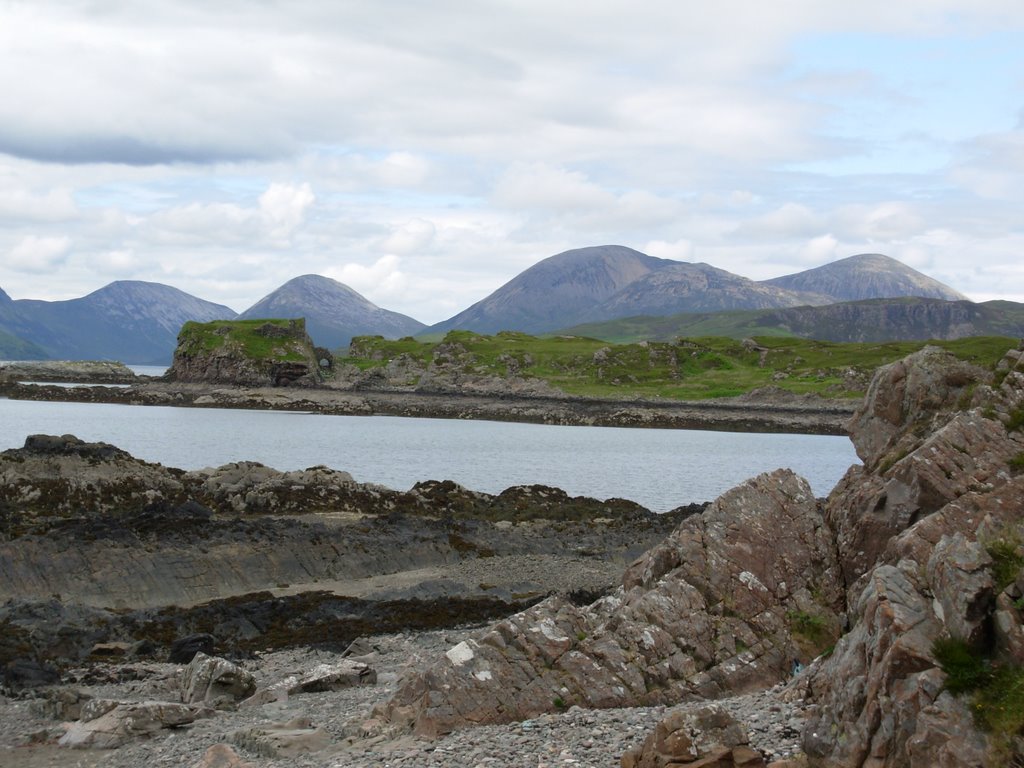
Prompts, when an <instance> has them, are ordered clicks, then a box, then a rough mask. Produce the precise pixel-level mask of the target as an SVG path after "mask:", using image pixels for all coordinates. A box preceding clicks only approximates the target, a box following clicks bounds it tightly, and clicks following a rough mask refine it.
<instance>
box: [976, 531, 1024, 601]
mask: <svg viewBox="0 0 1024 768" xmlns="http://www.w3.org/2000/svg"><path fill="white" fill-rule="evenodd" d="M1020 549H1021V542H1020V538H1019V537H1018V536H1017V535H1015V534H1014V535H1010V536H1006V537H1002V538H998V539H994V540H992V541H990V542H988V544H986V545H985V551H986V552H988V555H989V557H991V558H992V580H993V581H994V582H995V587H996V592H1002V591H1003V590H1004V589H1006V588H1007V587H1008V586H1010V584H1012V583H1013V582H1014V581H1015V580H1016V579H1017V575H1018V574H1019V573H1020V572H1021V569H1024V555H1021V553H1020Z"/></svg>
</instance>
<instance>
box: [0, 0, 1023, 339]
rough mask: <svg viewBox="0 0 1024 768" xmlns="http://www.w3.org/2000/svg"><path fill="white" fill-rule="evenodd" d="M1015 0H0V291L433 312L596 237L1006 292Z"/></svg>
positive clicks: (766, 264)
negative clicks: (144, 293) (324, 292)
mask: <svg viewBox="0 0 1024 768" xmlns="http://www.w3.org/2000/svg"><path fill="white" fill-rule="evenodd" d="M1022 32H1024V3H1021V2H1020V0H859V1H858V2H856V3H851V2H848V1H844V2H839V1H838V0H836V1H833V0H779V2H775V3H765V2H762V1H760V0H757V1H755V0H718V2H715V3H704V2H701V3H697V2H691V0H665V1H662V0H631V1H630V2H626V1H625V0H586V1H585V2H584V1H582V0H580V1H579V2H576V1H570V0H461V2H456V1H455V0H431V2H429V3H427V2H421V1H420V0H287V1H286V0H262V1H261V2H257V1H256V0H219V1H218V2H216V3H211V2H208V1H207V0H130V1H128V0H125V1H124V2H117V1H116V0H52V1H47V0H33V1H32V2H20V1H19V0H0V94H2V97H0V288H3V289H4V290H5V291H6V292H7V293H8V294H10V295H11V296H12V297H13V298H16V299H21V298H38V299H65V298H72V297H75V296H81V295H84V294H86V293H88V292H90V291H93V290H95V289H97V288H99V287H101V286H103V285H105V284H106V283H108V282H110V281H112V280H118V279H137V280H151V281H156V282H162V283H167V284H170V285H174V286H176V287H178V288H181V289H183V290H185V291H188V292H189V293H193V294H195V295H197V296H200V297H202V298H205V299H209V300H212V301H217V302H220V303H224V304H227V305H229V306H231V307H232V308H234V309H236V310H239V311H240V310H243V309H245V308H247V307H248V306H249V305H251V304H253V303H255V302H256V301H257V300H258V299H260V298H261V297H262V296H264V295H265V294H267V293H269V292H270V291H271V290H273V289H274V288H276V287H277V286H279V285H280V284H281V283H283V282H284V281H286V280H288V279H289V278H291V277H295V276H297V275H300V274H306V273H319V274H322V275H327V276H329V277H333V278H335V279H338V280H340V281H342V282H344V283H346V284H348V285H350V286H352V287H353V288H355V289H356V290H358V291H360V292H361V293H363V294H364V295H366V296H367V297H368V298H370V299H371V300H372V301H374V302H376V303H377V304H380V305H381V306H384V307H387V308H389V309H394V310H397V311H401V312H405V313H407V314H410V315H412V316H414V317H416V318H417V319H419V320H422V321H424V322H428V323H429V322H436V321H439V320H442V319H444V318H446V317H448V316H450V315H452V314H454V313H455V312H457V311H459V310H461V309H463V308H464V307H466V306H467V305H469V304H470V303H472V302H474V301H476V300H478V299H480V298H483V297H484V296H485V295H486V294H488V293H490V292H491V291H492V290H494V289H495V288H497V287H498V286H499V285H501V284H502V283H504V282H505V281H507V280H508V279H510V278H511V277H513V276H514V275H516V274H517V273H519V272H521V271H522V270H523V269H525V268H527V267H529V266H530V265H531V264H534V263H536V262H537V261H539V260H540V259H542V258H545V257H547V256H550V255H552V254H555V253H558V252H560V251H563V250H566V249H569V248H575V247H580V246H585V245H599V244H604V243H618V244H622V245H628V246H631V247H633V248H637V249H638V250H641V251H644V252H646V253H649V254H651V255H655V256H663V257H668V258H676V259H680V260H684V261H704V262H708V263H710V264H714V265H715V266H718V267H722V268H724V269H728V270H730V271H732V272H736V273H738V274H742V275H745V276H747V277H751V278H754V279H764V278H768V277H774V276H777V275H781V274H787V273H790V272H795V271H799V270H802V269H806V268H809V267H813V266H817V265H820V264H823V263H826V262H828V261H832V260H835V259H837V258H843V257H845V256H849V255H852V254H855V253H861V252H865V251H876V252H882V253H886V254H889V255H890V256H894V257H896V258H898V259H900V260H902V261H904V262H905V263H907V264H909V265H911V266H913V267H915V268H917V269H919V270H921V271H923V272H925V273H927V274H929V275H932V276H933V277H936V278H938V279H940V280H943V281H944V282H947V283H949V284H950V285H952V286H953V287H955V288H957V289H959V290H961V291H963V292H964V293H966V294H968V295H969V296H970V297H971V298H973V299H976V300H986V299H991V298H1007V299H1012V300H1015V301H1024V258H1022V255H1024V45H1022V44H1021V40H1022V39H1024V38H1022Z"/></svg>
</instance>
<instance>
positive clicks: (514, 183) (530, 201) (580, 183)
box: [494, 163, 615, 214]
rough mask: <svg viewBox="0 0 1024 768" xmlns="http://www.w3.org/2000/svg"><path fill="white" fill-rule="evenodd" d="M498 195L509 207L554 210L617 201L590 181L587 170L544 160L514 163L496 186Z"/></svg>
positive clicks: (503, 204) (585, 207)
mask: <svg viewBox="0 0 1024 768" xmlns="http://www.w3.org/2000/svg"><path fill="white" fill-rule="evenodd" d="M494 199H495V201H496V202H497V203H498V204H499V205H501V206H505V207H508V208H514V209H526V210H540V211H544V212H546V213H547V212H550V213H552V214H558V213H560V212H564V211H570V210H592V209H595V208H605V207H607V206H610V205H612V204H613V203H614V202H615V198H614V196H613V195H612V194H611V193H609V192H608V191H606V190H604V189H602V188H601V187H600V186H598V185H597V184H594V183H593V182H591V181H589V180H588V179H587V177H586V176H585V175H584V174H582V173H580V172H578V171H567V170H565V169H564V168H552V167H549V166H547V165H545V164H543V163H532V164H517V165H513V166H512V167H510V168H509V169H508V170H507V171H506V172H505V173H504V175H503V176H502V177H501V179H499V181H498V183H497V185H496V186H495V189H494Z"/></svg>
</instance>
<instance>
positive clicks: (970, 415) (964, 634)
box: [375, 345, 1024, 768]
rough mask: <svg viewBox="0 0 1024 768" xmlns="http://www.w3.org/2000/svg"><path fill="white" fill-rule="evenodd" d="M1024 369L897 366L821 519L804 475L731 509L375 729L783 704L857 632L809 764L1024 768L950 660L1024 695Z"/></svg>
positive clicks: (938, 356)
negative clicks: (777, 686) (787, 690)
mask: <svg viewBox="0 0 1024 768" xmlns="http://www.w3.org/2000/svg"><path fill="white" fill-rule="evenodd" d="M1022 350H1024V345H1022V347H1021V349H1018V350H1011V351H1010V352H1008V353H1007V355H1006V357H1005V358H1004V359H1003V360H1002V362H1001V363H1000V364H999V367H998V368H997V370H996V371H995V372H992V371H985V370H982V369H979V368H975V367H971V366H968V365H965V364H963V363H960V362H958V361H957V360H956V359H955V358H953V357H951V356H949V355H947V354H946V353H944V352H942V351H941V350H938V349H935V348H925V349H924V350H922V351H920V352H918V353H915V354H914V355H911V356H909V357H908V358H906V359H905V360H903V361H900V362H898V363H895V364H892V365H890V366H886V367H885V368H883V369H881V370H880V371H879V372H878V374H877V375H876V378H875V380H874V382H873V384H872V386H871V389H870V392H869V395H868V397H867V398H866V400H865V402H864V404H863V405H862V407H861V408H860V409H859V410H858V412H857V414H856V415H855V417H854V418H853V420H852V422H851V425H850V429H851V433H852V436H853V440H854V443H855V445H856V447H857V450H858V453H859V455H860V457H861V458H862V460H863V461H864V465H863V467H853V468H851V470H850V471H849V473H848V474H847V476H846V478H844V480H843V481H842V482H841V483H840V484H839V485H838V486H837V487H836V489H835V490H834V491H833V492H832V494H831V495H830V497H829V498H828V500H827V503H826V504H825V508H824V510H820V509H819V508H818V506H817V505H816V504H815V503H814V500H813V499H811V498H810V494H809V492H808V491H807V490H806V486H805V484H804V483H803V481H802V480H800V479H799V478H797V477H795V476H793V475H792V474H790V473H786V472H776V473H772V474H770V475H763V476H761V477H759V478H757V479H755V480H754V481H751V482H749V483H747V484H745V485H744V486H740V487H738V488H736V489H733V490H732V491H729V492H728V493H726V494H724V495H723V496H722V497H720V498H719V499H718V500H716V501H715V502H714V503H713V504H712V505H711V506H709V507H708V509H707V510H705V512H704V513H702V514H701V515H700V516H695V517H692V518H689V519H687V520H685V521H683V522H682V523H680V525H679V527H678V528H677V529H676V530H675V531H674V532H673V533H672V534H671V535H670V536H669V538H668V539H667V540H666V541H665V542H663V543H661V544H659V545H658V546H656V547H654V548H653V549H652V550H650V551H649V552H648V553H647V554H645V555H644V556H643V557H642V558H641V559H640V560H638V561H637V562H636V563H635V564H634V565H632V566H631V567H630V568H629V569H628V570H627V572H626V575H625V577H624V580H623V585H622V588H621V589H620V590H618V591H617V592H615V593H613V594H612V595H609V596H607V597H605V598H602V599H601V600H598V601H597V602H595V603H593V604H591V605H589V606H583V607H577V606H571V605H567V604H565V603H564V602H562V601H559V600H557V599H551V600H548V601H545V602H543V603H541V604H539V605H537V606H534V607H533V608H530V609H529V610H527V611H525V612H523V613H520V614H516V615H515V616H513V617H511V618H509V619H506V620H503V621H501V622H499V623H497V624H495V625H493V627H491V628H490V629H489V630H487V631H485V632H482V633H480V634H478V635H477V636H475V637H474V638H472V639H470V640H467V641H465V642H463V643H462V644H461V645H459V646H456V647H455V648H452V649H450V650H449V651H448V653H447V654H446V655H445V656H444V657H442V658H440V659H438V660H437V662H436V663H435V664H433V665H432V666H431V667H430V668H429V669H427V670H423V671H419V672H416V673H414V674H412V675H411V676H410V677H408V678H407V679H406V680H405V681H404V683H403V685H402V686H400V688H399V689H398V691H397V693H396V694H395V696H394V697H393V699H392V700H391V701H390V702H388V703H387V704H386V705H385V706H381V707H379V708H378V709H377V710H376V713H375V714H376V716H377V718H378V719H379V721H380V727H382V728H387V727H388V724H390V727H397V728H399V729H405V728H410V729H412V730H413V731H415V732H417V733H420V734H422V735H427V736H436V735H437V734H439V733H444V732H446V731H448V730H451V729H453V728H459V727H463V726H467V725H473V724H478V723H490V722H502V721H510V720H516V719H523V718H527V717H532V716H535V715H537V714H538V713H540V712H544V711H554V710H557V709H559V708H561V707H564V706H570V705H573V704H580V705H582V706H588V707H609V706H622V705H624V704H642V703H650V702H661V703H673V702H680V701H685V700H688V699H693V698H715V697H719V696H722V695H725V694H728V693H733V692H736V691H742V690H749V689H753V688H757V687H765V686H768V685H770V684H772V683H775V682H777V681H780V680H783V679H786V678H788V677H789V676H790V674H791V673H792V672H793V671H795V670H798V669H799V668H800V666H801V665H802V663H803V662H806V661H809V660H810V657H811V656H813V655H815V654H816V653H817V652H820V651H822V650H824V649H825V648H826V646H831V645H832V643H833V642H834V641H835V638H836V636H837V635H838V634H839V630H840V629H841V628H842V626H843V624H844V623H845V624H846V629H847V631H846V633H845V634H844V635H842V637H841V638H839V640H838V642H836V643H835V647H834V650H833V651H832V652H831V654H827V655H826V656H824V657H821V658H819V659H817V660H815V661H814V663H813V664H811V666H810V667H809V669H808V670H807V671H805V672H804V673H803V674H802V676H801V677H800V678H798V681H797V682H798V683H799V686H800V687H801V690H802V695H805V696H806V697H808V700H809V701H811V702H813V704H814V709H813V715H812V717H811V719H810V720H809V721H808V723H807V725H806V727H805V729H804V732H803V745H804V749H805V751H806V753H807V756H808V758H809V760H810V763H811V765H814V766H843V767H846V766H849V767H851V768H852V767H853V766H858V767H860V766H871V767H872V768H882V767H883V766H920V767H921V768H924V767H925V766H933V765H943V766H962V765H983V764H995V763H993V762H992V761H995V760H999V759H1006V758H1007V756H1008V755H1009V756H1011V757H1012V756H1013V755H1016V754H1024V750H1022V749H1021V744H1020V743H1019V742H1018V741H1016V740H1015V737H1016V732H1015V731H1016V728H1019V727H1021V726H1022V725H1024V711H1022V712H1020V713H1019V716H1020V720H1018V721H1016V722H1017V724H1016V725H1015V726H1013V727H1011V728H1010V731H1009V732H1008V733H1007V732H1000V731H999V730H998V728H997V727H995V726H992V725H989V729H988V730H985V729H983V728H981V727H979V725H978V723H979V722H982V723H985V722H991V721H986V720H985V718H984V716H983V715H982V716H980V718H981V719H980V720H979V719H977V718H976V717H975V716H974V715H972V710H974V711H975V712H977V711H979V710H980V711H982V712H983V713H984V711H985V708H986V707H987V706H988V705H989V703H988V702H986V701H985V700H984V697H985V696H986V695H988V696H991V697H995V696H997V695H999V694H996V693H989V694H986V693H985V691H982V692H981V693H979V694H978V697H979V698H976V699H974V700H973V701H974V702H975V703H974V704H972V703H971V701H972V699H970V698H969V697H965V696H956V695H954V693H953V692H952V691H950V690H948V689H947V688H946V687H945V682H946V677H947V674H946V672H945V671H944V670H943V668H942V665H941V664H940V660H939V659H937V658H936V653H937V651H936V650H935V649H936V647H937V646H936V641H940V640H942V639H943V638H951V639H952V642H962V643H963V644H964V647H965V648H966V649H968V651H967V652H968V653H970V654H974V656H975V657H976V658H978V659H979V662H978V663H979V664H980V665H982V667H983V668H984V665H995V666H994V667H992V668H993V669H1001V670H1004V671H1005V674H1019V675H1020V677H1019V679H1020V680H1021V681H1024V627H1022V609H1021V605H1022V600H1021V598H1022V597H1024V570H1022V567H1024V544H1022V542H1024V473H1022V469H1024V433H1022V428H1024V351H1022ZM1000 562H1001V565H1000ZM997 573H999V574H1001V575H999V576H998V577H997ZM997 578H998V579H1001V581H997ZM1015 670H1016V671H1015ZM988 679H990V678H986V677H984V675H982V676H981V682H980V683H979V685H980V684H982V683H983V682H984V681H985V680H988ZM998 703H999V702H998V701H997V702H996V704H998ZM1005 706H1006V707H1020V706H1021V704H1020V702H1018V701H1016V700H1014V701H1012V702H1009V703H1005Z"/></svg>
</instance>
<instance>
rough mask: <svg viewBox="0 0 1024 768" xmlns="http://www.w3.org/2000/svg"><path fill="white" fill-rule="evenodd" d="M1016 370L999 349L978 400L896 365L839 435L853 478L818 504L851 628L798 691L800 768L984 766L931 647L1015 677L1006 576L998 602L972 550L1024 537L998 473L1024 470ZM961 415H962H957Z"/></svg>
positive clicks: (932, 375) (1010, 475)
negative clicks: (960, 649) (802, 710)
mask: <svg viewBox="0 0 1024 768" xmlns="http://www.w3.org/2000/svg"><path fill="white" fill-rule="evenodd" d="M1021 358H1022V355H1021V352H1020V351H1019V350H1011V352H1009V353H1008V354H1007V356H1006V357H1005V358H1004V360H1003V361H1002V363H1001V364H1000V367H999V370H998V372H997V377H996V379H995V381H994V382H993V385H989V384H979V385H977V386H976V387H974V388H973V391H971V390H968V391H967V392H966V393H965V392H959V393H958V392H957V391H956V390H957V389H958V387H956V386H952V387H950V386H944V385H943V382H945V384H947V385H948V384H949V378H948V377H945V378H943V377H942V376H941V375H937V374H941V371H942V367H943V364H942V362H941V360H940V359H939V358H938V357H937V356H935V355H934V353H928V354H926V355H920V356H911V357H910V358H908V359H907V360H905V361H904V362H903V364H902V365H901V366H899V368H893V367H890V368H888V369H886V370H883V371H880V372H879V374H878V377H877V378H876V381H875V384H874V385H873V386H872V392H874V393H875V396H874V397H873V398H872V397H869V399H868V402H867V403H866V404H865V408H864V411H863V412H862V413H861V414H859V415H858V417H857V418H856V419H855V420H854V434H853V439H854V440H855V442H857V444H858V448H859V449H860V448H861V447H865V451H864V453H862V454H861V455H862V456H863V457H864V459H865V468H864V469H863V470H858V471H855V472H852V473H851V474H850V475H848V476H847V478H846V479H845V480H844V481H843V482H842V483H840V485H839V486H838V487H837V488H836V490H835V491H834V492H833V494H832V496H831V497H830V499H829V504H828V512H829V519H830V521H832V522H833V524H834V525H835V526H836V529H837V533H838V542H837V543H838V548H839V556H840V559H841V561H842V563H843V568H844V573H845V575H846V578H847V579H848V581H849V583H850V588H849V592H848V603H849V606H850V610H849V613H850V616H851V617H852V628H851V630H850V632H849V633H847V634H846V635H845V636H844V637H843V638H842V639H841V640H840V641H839V643H838V644H837V645H836V648H835V652H834V653H833V654H832V656H830V657H829V658H828V659H827V660H825V661H823V662H822V663H821V664H820V665H819V666H818V667H817V668H816V669H815V670H814V672H813V674H812V676H811V680H810V690H811V691H812V694H813V697H814V699H815V700H816V701H817V702H818V706H819V710H818V714H817V715H816V716H815V717H814V718H812V719H811V721H810V722H809V723H808V726H807V728H806V730H805V732H804V748H805V751H806V752H807V753H808V755H809V756H810V757H811V763H812V765H815V766H819V765H820V766H843V767H845V766H867V765H870V766H878V767H879V768H883V767H884V766H914V767H916V766H921V768H924V766H962V765H982V764H988V763H989V760H990V757H991V751H990V750H991V749H992V743H991V742H990V741H989V740H988V739H987V738H986V735H985V734H984V733H982V732H981V731H979V730H978V729H977V727H976V726H975V722H974V718H973V715H972V712H971V711H970V706H969V703H970V699H969V698H958V697H954V696H953V695H952V694H951V693H949V692H948V691H945V690H944V689H943V682H944V680H945V675H944V673H943V672H942V670H941V669H939V668H938V667H937V665H936V661H935V659H934V657H933V655H932V648H933V643H934V642H935V640H936V639H938V638H940V637H946V636H949V637H953V638H958V639H963V640H966V641H968V642H971V643H973V644H974V647H975V648H977V649H978V651H979V652H984V653H988V654H989V655H991V656H992V657H993V658H1000V659H1002V660H1003V661H1007V662H1010V663H1013V664H1024V643H1022V633H1021V630H1020V626H1021V622H1022V616H1021V613H1020V610H1019V609H1018V608H1017V607H1016V604H1015V601H1014V598H1015V597H1019V596H1020V595H1021V592H1020V582H1021V581H1022V579H1021V578H1020V577H1021V574H1018V578H1017V582H1018V583H1017V584H1011V586H1010V587H1009V588H1008V591H1003V592H1002V593H999V586H998V585H996V584H994V581H993V570H992V564H993V563H992V558H991V557H990V555H989V553H988V551H987V550H988V548H989V545H990V544H991V542H994V541H1000V540H1002V541H1009V542H1019V541H1020V540H1021V537H1022V534H1024V475H1021V474H1019V469H1017V468H1015V467H1016V464H1014V463H1011V462H1014V461H1016V462H1017V463H1019V461H1020V457H1021V456H1024V435H1022V433H1021V420H1022V415H1024V411H1022V407H1024V365H1022V363H1021ZM949 370H951V371H953V374H954V377H956V369H955V368H953V367H951V368H950V369H949ZM986 378H988V377H986ZM996 383H997V384H998V386H995V385H994V384H996ZM887 384H888V385H890V388H889V391H886V385H887ZM897 404H898V405H897ZM964 405H970V406H972V407H971V408H970V409H969V410H966V411H960V410H958V406H959V407H962V406H964ZM900 419H902V423H901V422H900ZM921 425H927V430H924V429H922V428H921ZM894 448H895V449H896V450H897V451H898V453H899V454H902V453H903V452H904V451H907V453H906V455H902V456H901V457H900V458H898V460H896V461H895V463H893V464H891V465H890V463H889V461H887V460H884V459H883V458H882V457H884V456H891V455H892V451H893V450H894ZM1018 552H1019V545H1018ZM840 734H842V736H843V737H842V738H839V736H840Z"/></svg>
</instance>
